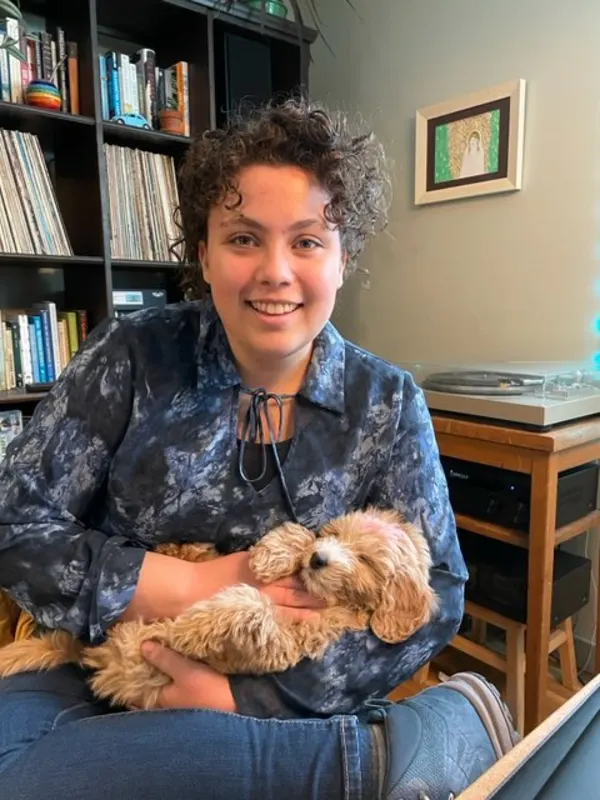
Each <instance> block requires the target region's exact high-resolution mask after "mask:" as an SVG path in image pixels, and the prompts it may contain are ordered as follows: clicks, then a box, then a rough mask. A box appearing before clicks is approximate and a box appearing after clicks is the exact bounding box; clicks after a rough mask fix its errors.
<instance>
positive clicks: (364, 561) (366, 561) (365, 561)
mask: <svg viewBox="0 0 600 800" xmlns="http://www.w3.org/2000/svg"><path fill="white" fill-rule="evenodd" d="M358 560H359V561H360V562H361V563H362V564H366V565H367V567H370V566H372V564H373V562H372V561H371V559H370V558H369V556H365V555H364V554H363V553H361V554H360V555H359V557H358Z"/></svg>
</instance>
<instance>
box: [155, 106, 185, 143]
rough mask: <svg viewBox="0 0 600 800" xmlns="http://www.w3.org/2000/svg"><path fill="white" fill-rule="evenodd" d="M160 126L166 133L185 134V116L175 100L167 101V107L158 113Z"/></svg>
mask: <svg viewBox="0 0 600 800" xmlns="http://www.w3.org/2000/svg"><path fill="white" fill-rule="evenodd" d="M158 124H159V126H160V129H161V131H164V132H165V133H177V134H180V135H181V134H183V132H184V125H183V114H182V113H181V111H180V110H179V106H178V105H177V103H176V102H175V101H174V100H173V99H169V100H167V104H166V106H165V107H164V108H161V110H160V111H159V112H158Z"/></svg>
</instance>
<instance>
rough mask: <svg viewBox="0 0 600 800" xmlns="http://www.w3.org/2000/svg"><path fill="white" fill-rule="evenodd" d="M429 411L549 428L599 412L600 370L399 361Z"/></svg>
mask: <svg viewBox="0 0 600 800" xmlns="http://www.w3.org/2000/svg"><path fill="white" fill-rule="evenodd" d="M401 366H402V367H403V369H405V370H407V371H408V372H410V373H411V374H412V375H413V377H414V379H415V381H416V382H417V383H418V384H419V385H420V386H421V387H422V389H423V391H424V393H425V398H426V401H427V405H428V407H429V409H430V410H431V411H442V412H447V413H452V414H464V415H467V416H475V417H484V418H486V419H491V420H498V421H503V422H512V423H516V424H519V425H525V426H531V427H533V428H548V427H551V426H553V425H558V424H561V423H565V422H570V421H573V420H576V419H582V418H584V417H589V416H593V415H595V414H600V371H598V369H597V367H596V366H595V365H594V364H589V363H577V362H567V363H563V362H524V361H505V362H494V363H486V364H462V365H460V364H458V365H457V364H445V365H444V364H417V363H408V364H402V365H401Z"/></svg>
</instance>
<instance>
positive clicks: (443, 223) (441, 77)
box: [311, 0, 600, 361]
mask: <svg viewBox="0 0 600 800" xmlns="http://www.w3.org/2000/svg"><path fill="white" fill-rule="evenodd" d="M355 5H356V7H357V10H358V15H360V18H359V16H358V15H357V14H355V13H354V12H353V11H352V10H351V9H350V8H349V7H348V6H347V5H346V3H345V2H344V0H321V2H320V7H322V16H323V19H324V22H325V25H326V27H325V34H326V36H327V38H328V40H329V42H330V44H331V46H332V48H333V50H334V52H335V55H332V54H331V53H330V52H329V51H328V50H327V48H326V47H325V46H324V45H323V44H322V43H318V44H317V45H316V46H315V48H314V61H315V63H314V65H313V67H312V70H311V85H312V89H313V94H314V95H315V96H316V97H319V98H321V99H325V100H328V101H330V102H332V103H335V104H338V105H342V106H343V107H344V108H346V109H347V110H348V111H351V112H354V111H355V110H358V111H360V112H361V113H362V114H364V115H366V116H367V117H368V118H369V119H371V120H372V122H373V124H374V126H375V128H376V131H377V133H378V134H379V135H380V136H381V138H382V139H383V140H384V143H385V145H386V146H387V149H388V153H389V155H390V156H391V157H392V159H393V160H394V162H395V167H394V182H395V200H394V204H393V208H392V212H391V221H390V226H389V232H388V235H387V236H383V237H381V238H380V239H379V241H377V242H374V243H373V245H372V246H371V247H370V248H369V251H368V253H367V254H366V257H365V265H366V266H368V267H369V268H370V269H371V272H372V275H371V289H370V291H369V292H365V291H364V290H363V291H358V282H353V284H350V285H349V286H348V287H347V289H346V290H345V291H344V294H343V296H342V297H341V302H340V308H339V313H338V315H337V317H336V320H337V321H338V324H340V327H341V328H342V329H343V331H344V332H345V333H346V334H347V335H348V336H350V337H351V338H354V339H357V340H358V341H359V342H360V343H361V344H363V345H364V346H366V347H368V348H371V349H373V350H375V351H376V352H378V353H379V354H381V355H384V356H385V357H387V358H390V359H391V360H395V361H411V360H424V361H444V360H467V359H487V360H493V359H550V360H562V359H576V358H583V357H586V356H587V355H589V354H590V353H591V352H593V350H594V347H595V337H594V336H593V334H592V332H591V326H592V322H593V318H594V316H595V314H596V312H597V310H598V309H600V297H599V296H597V295H595V294H594V284H595V281H596V280H597V279H598V278H599V277H600V262H599V261H598V258H597V253H596V250H597V249H598V248H599V245H598V242H599V240H600V236H599V234H600V180H599V174H600V158H599V156H600V125H599V109H600V3H598V2H597V0H570V2H569V3H567V2H565V0H502V2H495V1H494V0H452V2H448V0H355ZM361 18H362V19H361ZM517 77H523V78H525V79H526V80H527V81H528V102H527V125H526V145H525V147H526V149H525V185H524V189H523V191H521V192H520V193H517V194H507V195H496V196H492V197H487V198H481V199H479V198H478V199H473V200H468V201H460V202H454V203H447V204H440V205H435V206H429V207H420V208H416V207H414V206H413V204H412V197H413V162H414V154H413V148H414V137H413V125H414V114H415V109H417V108H418V107H421V106H425V105H428V104H430V103H436V102H438V101H443V100H446V99H451V98H453V97H456V96H459V95H461V94H463V93H465V92H469V91H472V90H477V89H481V88H485V87H486V86H491V85H494V84H496V83H501V82H504V81H506V80H511V79H514V78H517ZM357 295H358V296H357ZM375 321H376V322H375ZM476 329H478V332H477V334H476V335H475V331H476Z"/></svg>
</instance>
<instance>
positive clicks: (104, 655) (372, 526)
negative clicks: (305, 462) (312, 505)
mask: <svg viewBox="0 0 600 800" xmlns="http://www.w3.org/2000/svg"><path fill="white" fill-rule="evenodd" d="M157 551H159V552H162V553H165V554H167V555H171V556H176V557H179V558H184V559H186V560H190V561H203V560H207V559H210V558H213V557H215V556H216V553H215V551H214V549H213V548H212V546H210V545H205V544H197V545H195V544H184V545H176V544H167V545H161V546H159V547H157ZM250 566H251V569H252V571H253V572H254V574H255V575H256V577H257V578H258V579H259V580H261V581H262V582H264V583H270V582H272V581H275V580H277V579H280V578H283V577H287V576H289V575H294V574H297V575H299V576H300V578H301V580H302V581H303V583H304V585H305V586H306V589H307V590H308V591H309V592H310V593H311V594H312V595H314V596H315V597H318V598H320V599H322V600H323V601H325V604H326V607H325V609H324V610H322V611H321V612H319V614H317V615H316V616H315V618H314V619H310V620H305V621H301V622H300V621H292V620H290V619H288V618H287V617H285V616H284V615H282V614H280V613H279V612H278V610H277V608H276V607H275V606H274V605H273V603H272V602H271V601H270V600H269V599H268V598H267V597H265V596H264V595H262V594H261V593H260V592H259V591H258V590H257V589H254V588H252V587H251V586H248V585H246V584H241V585H237V586H232V587H229V588H227V589H224V590H222V591H221V592H219V593H218V594H216V595H215V596H214V597H212V598H210V599H208V600H203V601H201V602H198V603H196V604H195V605H193V606H192V607H191V608H190V609H189V610H188V611H186V612H185V613H183V614H181V615H180V616H178V617H176V618H175V619H172V620H171V619H165V620H157V621H155V622H151V623H143V622H139V621H132V622H121V623H117V624H115V625H114V626H113V627H112V628H111V629H110V631H109V632H108V636H107V640H106V641H105V642H104V643H103V644H101V645H97V646H84V645H82V644H81V643H80V642H78V641H77V640H76V639H74V638H73V636H72V635H71V634H69V633H67V632H66V631H53V632H51V633H47V634H43V635H42V636H40V637H39V638H35V639H29V640H26V641H22V642H15V643H13V644H10V645H8V646H6V647H4V648H2V649H0V677H6V676H8V675H12V674H14V673H16V672H23V671H31V670H40V669H52V668H54V667H57V666H60V665H61V664H64V663H68V662H74V663H77V664H80V665H83V666H85V667H88V668H91V670H92V673H91V677H90V685H91V688H92V691H93V692H94V693H95V694H96V695H97V696H99V697H101V698H105V699H107V700H109V701H110V702H111V703H112V704H114V705H120V706H125V707H132V706H133V707H138V708H152V707H154V706H155V705H156V703H157V700H158V696H159V694H160V691H161V689H162V688H163V686H165V685H166V684H168V683H169V681H170V679H169V678H168V677H167V676H165V675H164V674H163V673H161V672H159V671H158V670H157V669H156V668H155V667H153V666H152V665H151V664H149V663H148V662H147V661H146V660H145V659H144V658H143V656H142V655H141V652H140V646H141V644H142V642H144V641H146V640H147V639H153V640H155V641H159V642H161V643H162V644H164V645H166V646H167V647H170V648H172V649H174V650H176V651H178V652H179V653H182V654H183V655H186V656H188V657H190V658H194V659H197V660H199V661H203V662H205V663H207V664H209V665H210V666H212V667H214V668H215V669H217V670H219V671H220V672H222V673H225V674H243V673H246V674H248V673H250V674H255V675H259V674H261V673H266V672H280V671H283V670H285V669H288V668H289V667H292V666H294V665H295V664H297V663H298V662H299V661H300V660H301V659H303V658H312V659H318V658H320V657H322V655H323V654H324V652H325V650H326V648H327V647H328V645H330V644H331V643H332V642H334V641H335V640H337V639H338V638H339V637H340V636H341V635H342V633H344V632H345V631H350V630H364V629H366V628H367V627H369V626H370V628H371V630H372V631H373V633H374V634H375V635H376V636H377V637H379V639H381V640H383V641H384V642H388V643H398V642H402V641H403V640H405V639H407V638H408V637H410V636H411V635H412V634H413V633H415V631H417V630H418V629H419V628H420V627H421V626H423V625H425V624H426V623H427V622H429V620H430V619H431V617H432V616H433V614H434V613H435V611H436V610H437V607H438V600H437V597H436V595H435V593H434V592H433V590H432V589H431V587H430V585H429V572H430V568H431V557H430V553H429V548H428V546H427V542H426V540H425V538H424V536H423V534H422V533H421V531H419V530H418V529H417V528H416V527H415V526H413V525H410V524H408V523H406V522H404V521H403V520H402V519H401V517H400V516H399V515H398V514H397V513H396V512H394V511H382V510H379V509H368V510H366V511H361V512H353V513H350V514H347V515H345V516H343V517H339V518H338V519H336V520H333V521H331V522H329V523H327V524H326V525H325V526H324V527H323V528H322V529H321V530H320V532H319V534H318V535H315V534H314V533H312V532H311V531H309V530H308V529H306V528H304V527H302V526H301V525H297V524H295V523H286V524H284V525H281V526H280V527H278V528H275V529H274V530H272V531H271V532H269V533H268V534H266V536H264V538H263V539H261V540H260V541H259V542H258V543H257V544H256V545H255V546H254V547H253V549H252V551H251V554H250Z"/></svg>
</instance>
